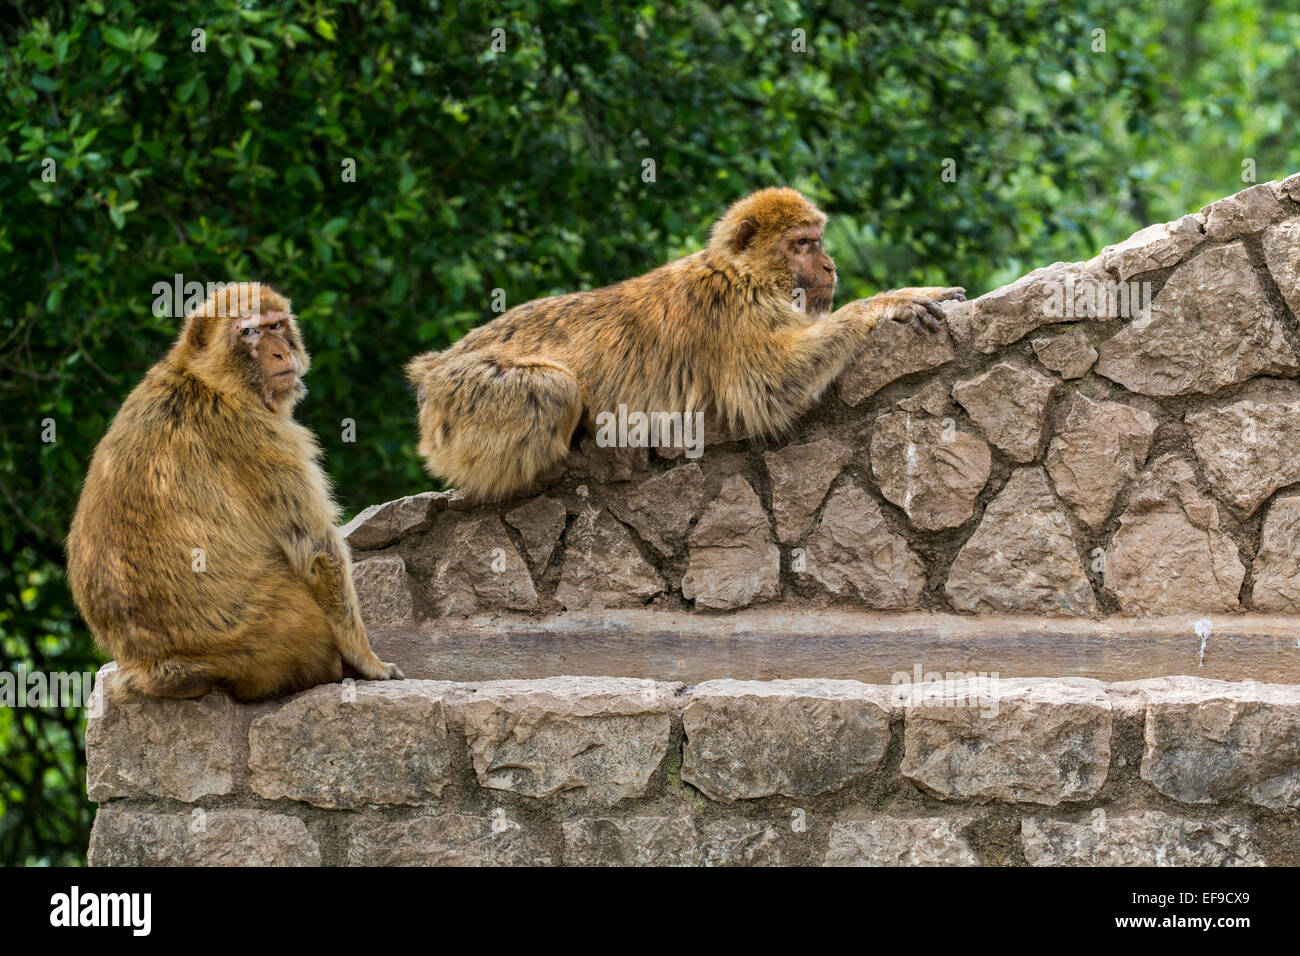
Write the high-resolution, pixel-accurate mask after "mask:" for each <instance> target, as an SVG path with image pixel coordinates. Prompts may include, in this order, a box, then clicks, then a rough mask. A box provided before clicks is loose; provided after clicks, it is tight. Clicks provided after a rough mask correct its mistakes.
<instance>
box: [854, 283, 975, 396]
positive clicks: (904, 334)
mask: <svg viewBox="0 0 1300 956" xmlns="http://www.w3.org/2000/svg"><path fill="white" fill-rule="evenodd" d="M954 304H956V303H947V302H944V303H940V305H941V306H942V307H943V308H944V309H945V311H950V308H951V306H952V305H954ZM950 314H951V313H950ZM956 357H957V353H956V352H954V351H953V347H952V337H951V336H950V335H949V334H948V331H947V330H946V329H940V330H939V331H938V332H935V333H926V334H917V332H916V330H915V329H913V328H911V327H910V326H909V325H908V324H907V323H904V322H893V321H889V320H886V321H883V322H880V323H879V324H877V325H876V327H875V328H874V329H872V330H871V333H870V335H869V336H868V337H867V344H866V346H865V347H864V348H863V349H862V352H861V354H859V355H858V357H857V359H856V360H855V361H854V362H853V364H851V365H850V366H849V367H848V368H847V369H846V370H845V371H844V374H843V375H841V376H840V378H839V386H838V387H839V393H840V399H841V400H842V401H843V402H844V403H845V404H846V405H859V404H861V403H862V402H863V401H864V400H865V399H867V398H868V397H870V396H871V395H874V394H875V393H876V392H878V391H880V389H882V388H884V387H885V386H886V385H888V384H889V383H890V382H892V381H894V380H895V379H899V378H902V377H903V376H904V375H911V374H912V373H914V372H924V371H928V370H929V369H932V368H938V367H939V366H940V365H945V364H947V363H948V362H951V361H952V360H953V359H955V358H956Z"/></svg>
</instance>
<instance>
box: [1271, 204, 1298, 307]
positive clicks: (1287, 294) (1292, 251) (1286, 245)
mask: <svg viewBox="0 0 1300 956" xmlns="http://www.w3.org/2000/svg"><path fill="white" fill-rule="evenodd" d="M1263 243H1264V261H1265V262H1266V263H1267V264H1268V271H1269V273H1270V274H1271V275H1272V276H1273V281H1274V282H1276V283H1277V288H1278V291H1279V292H1281V293H1282V298H1283V299H1285V300H1286V304H1287V308H1289V309H1290V310H1291V314H1292V315H1294V316H1300V216H1296V217H1295V218H1293V219H1288V220H1287V221H1286V222H1279V223H1278V224H1277V225H1275V226H1269V227H1268V229H1266V230H1264V235H1263Z"/></svg>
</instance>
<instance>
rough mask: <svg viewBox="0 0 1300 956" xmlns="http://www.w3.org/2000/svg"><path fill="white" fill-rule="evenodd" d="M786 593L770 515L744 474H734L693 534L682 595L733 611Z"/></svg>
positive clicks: (703, 604)
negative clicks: (782, 589) (742, 475)
mask: <svg viewBox="0 0 1300 956" xmlns="http://www.w3.org/2000/svg"><path fill="white" fill-rule="evenodd" d="M780 594H781V554H780V552H779V551H778V550H777V547H776V544H774V543H773V541H772V533H771V529H770V527H769V525H768V520H767V514H766V513H765V512H764V511H763V505H762V503H761V502H760V501H759V500H758V495H756V494H755V493H754V489H753V488H751V487H750V486H749V482H747V481H746V480H745V479H744V478H742V477H741V476H739V475H732V476H731V477H730V478H728V479H727V480H726V481H725V482H723V485H722V491H721V492H720V493H719V494H718V497H716V498H714V499H713V501H712V503H710V504H709V506H708V508H707V509H706V510H705V512H704V515H703V516H702V517H701V518H700V520H699V523H698V524H696V526H695V530H694V531H693V532H692V533H691V549H690V563H689V564H688V566H687V568H686V575H685V576H684V577H683V578H682V596H683V597H685V598H686V599H687V600H693V601H694V602H695V606H696V607H697V608H711V609H714V610H729V609H731V608H738V607H745V606H747V605H750V604H754V603H757V602H759V601H768V600H771V599H772V598H776V597H779V596H780Z"/></svg>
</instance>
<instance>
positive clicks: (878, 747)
mask: <svg viewBox="0 0 1300 956" xmlns="http://www.w3.org/2000/svg"><path fill="white" fill-rule="evenodd" d="M682 724H683V726H684V728H685V731H686V745H685V747H684V748H683V756H682V780H683V781H685V782H686V783H689V784H691V786H693V787H695V788H696V789H697V790H700V791H701V792H702V793H704V794H705V795H706V796H708V797H710V798H712V799H714V800H720V801H723V802H726V803H730V802H732V801H735V800H753V799H757V798H759V797H770V796H772V795H774V794H782V795H785V796H789V797H805V796H813V795H816V794H819V793H829V792H831V791H833V790H838V789H840V788H841V787H844V786H846V785H847V784H849V783H850V782H852V781H854V780H857V779H860V778H862V777H864V776H867V775H870V774H872V773H874V772H875V770H876V768H877V767H879V766H880V761H881V760H882V759H883V758H884V756H885V749H886V748H887V747H888V746H889V709H888V701H887V698H886V697H884V695H883V694H882V693H881V691H880V690H879V689H878V688H875V687H872V686H870V685H868V684H860V683H858V682H857V681H840V680H776V681H737V680H714V681H705V682H704V683H702V684H699V685H698V686H696V688H695V690H694V691H693V693H692V695H691V700H690V703H689V704H688V705H687V707H686V710H685V712H684V713H683V714H682Z"/></svg>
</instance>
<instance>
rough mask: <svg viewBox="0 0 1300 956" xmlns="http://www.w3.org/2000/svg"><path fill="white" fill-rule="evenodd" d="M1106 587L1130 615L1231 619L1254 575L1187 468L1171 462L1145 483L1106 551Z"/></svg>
mask: <svg viewBox="0 0 1300 956" xmlns="http://www.w3.org/2000/svg"><path fill="white" fill-rule="evenodd" d="M1105 569H1106V570H1105V582H1106V587H1107V588H1108V589H1109V590H1110V591H1111V592H1112V593H1113V594H1114V595H1115V598H1116V600H1118V601H1119V604H1120V607H1121V608H1122V609H1123V611H1124V613H1126V614H1177V613H1182V612H1186V611H1198V612H1209V611H1228V610H1234V609H1236V607H1237V606H1238V592H1239V591H1240V590H1241V582H1242V580H1243V579H1244V578H1245V575H1246V569H1245V568H1244V567H1243V566H1242V564H1241V561H1240V559H1239V558H1238V556H1237V546H1236V545H1235V544H1234V543H1233V541H1232V539H1231V538H1229V537H1228V536H1227V535H1226V534H1225V533H1224V532H1223V531H1221V530H1220V529H1219V509H1218V506H1217V505H1215V503H1214V500H1213V499H1211V498H1207V497H1205V496H1204V495H1202V494H1201V493H1200V491H1198V490H1197V488H1196V484H1195V480H1194V476H1193V474H1192V470H1191V468H1190V467H1189V466H1188V464H1187V462H1185V461H1183V460H1182V459H1181V458H1178V457H1176V456H1174V455H1164V456H1162V457H1161V458H1159V459H1157V460H1156V461H1155V462H1153V463H1152V464H1151V467H1150V468H1149V469H1148V471H1147V473H1146V474H1144V475H1143V476H1142V477H1141V478H1140V479H1139V484H1138V486H1137V487H1136V488H1135V489H1134V492H1133V495H1132V496H1131V498H1130V500H1129V506H1128V508H1127V510H1125V512H1124V514H1123V515H1122V516H1121V517H1120V527H1119V530H1118V531H1116V532H1115V536H1114V537H1113V538H1111V541H1110V544H1109V545H1108V546H1107V548H1106V558H1105Z"/></svg>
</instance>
